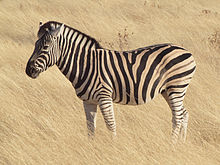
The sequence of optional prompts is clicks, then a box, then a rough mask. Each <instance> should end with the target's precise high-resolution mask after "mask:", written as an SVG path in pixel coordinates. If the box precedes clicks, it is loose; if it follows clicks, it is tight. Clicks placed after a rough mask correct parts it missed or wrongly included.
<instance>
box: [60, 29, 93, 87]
mask: <svg viewBox="0 0 220 165" xmlns="http://www.w3.org/2000/svg"><path fill="white" fill-rule="evenodd" d="M59 47H60V54H61V56H60V59H59V61H58V62H57V66H58V68H59V69H60V71H61V72H62V73H63V74H64V75H65V76H66V77H67V78H68V79H69V80H70V82H71V83H72V84H73V86H74V87H75V88H79V87H80V85H81V84H82V83H83V82H84V81H85V80H86V75H87V74H88V72H89V71H90V69H91V68H90V67H91V66H90V65H91V63H92V61H93V60H94V58H95V57H94V55H93V54H94V53H95V49H96V48H97V42H96V41H95V40H94V39H93V38H91V37H89V36H87V35H85V34H83V33H81V32H79V31H77V30H75V29H72V28H69V27H66V26H65V29H64V31H63V33H62V35H61V36H60V38H59Z"/></svg>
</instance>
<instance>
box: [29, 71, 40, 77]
mask: <svg viewBox="0 0 220 165" xmlns="http://www.w3.org/2000/svg"><path fill="white" fill-rule="evenodd" d="M30 72H31V78H33V79H35V78H37V77H38V76H39V74H40V71H39V70H37V69H35V68H31V70H30Z"/></svg>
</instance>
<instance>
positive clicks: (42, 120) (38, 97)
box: [0, 0, 220, 165]
mask: <svg viewBox="0 0 220 165" xmlns="http://www.w3.org/2000/svg"><path fill="white" fill-rule="evenodd" d="M49 20H56V21H60V22H63V23H66V24H68V25H70V26H72V27H74V28H76V29H78V30H80V31H82V32H84V33H86V34H88V35H90V36H93V37H94V38H96V39H97V40H98V41H99V42H100V44H101V45H102V46H103V47H106V48H110V49H117V50H128V49H134V48H138V47H142V46H147V45H151V44H157V43H164V42H166V43H167V42H171V43H175V44H178V45H181V46H184V47H185V48H187V49H188V50H190V51H191V52H192V53H193V56H194V57H195V60H196V63H197V71H196V73H195V76H194V79H193V80H192V83H191V85H190V87H189V89H188V91H187V95H186V98H185V107H186V108H187V109H188V111H189V113H190V120H189V129H188V136H187V142H186V144H184V145H181V144H180V145H177V146H176V148H175V149H174V148H172V147H171V144H170V132H171V113H170V110H169V108H168V106H167V104H166V102H165V101H164V100H163V98H162V97H161V96H159V97H157V98H156V99H155V100H153V101H151V102H150V103H148V104H146V105H143V106H138V107H134V106H121V105H115V115H116V121H117V133H118V135H117V138H116V139H115V140H114V141H112V139H111V138H110V134H109V132H108V131H107V129H106V127H105V125H104V121H103V118H102V116H101V114H100V112H99V113H98V120H97V134H96V138H95V140H93V141H89V140H88V139H87V136H86V135H87V130H86V123H85V115H84V111H83V109H82V108H83V107H82V102H81V101H80V100H79V99H78V98H77V97H76V95H75V92H74V89H73V88H72V86H71V84H70V83H69V82H68V80H66V79H65V78H64V76H63V75H62V74H61V73H60V71H59V70H58V69H57V68H56V67H53V68H51V69H49V70H48V71H47V72H45V73H43V74H42V75H41V76H40V77H39V78H38V79H37V80H32V79H30V78H28V77H27V76H26V75H25V66H26V63H27V60H28V58H29V57H30V55H31V53H32V51H33V48H34V42H35V41H36V33H37V31H38V24H39V21H43V22H46V21H49ZM219 75H220V3H219V1H218V0H209V1H206V0H194V1H189V0H185V1H178V0H163V1H162V0H154V1H153V0H112V1H107V0H90V1H88V0H81V1H72V0H65V1H62V2H61V1H59V0H54V1H52V0H48V1H43V0H38V1H29V0H23V1H20V0H13V1H9V0H0V164H6V165H10V164H11V165H15V164H16V165H17V164H18V165H23V164H27V165H32V164H38V165H39V164H53V165H54V164H59V165H60V164H64V165H67V164H74V165H75V164H76V165H78V164H82V165H84V164H89V165H90V164H120V165H123V164H126V165H128V164H132V165H133V164H138V165H139V164H143V165H145V164H163V165H167V164H168V165H177V164H178V165H191V164H195V165H198V164H204V165H208V164H210V165H217V164H220V97H219V96H220V76H219Z"/></svg>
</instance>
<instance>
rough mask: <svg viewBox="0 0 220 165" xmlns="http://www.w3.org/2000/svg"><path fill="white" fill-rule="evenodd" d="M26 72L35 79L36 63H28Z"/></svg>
mask: <svg viewBox="0 0 220 165" xmlns="http://www.w3.org/2000/svg"><path fill="white" fill-rule="evenodd" d="M25 72H26V74H27V75H28V76H29V77H33V76H32V74H33V72H34V61H28V63H27V66H26V70H25Z"/></svg>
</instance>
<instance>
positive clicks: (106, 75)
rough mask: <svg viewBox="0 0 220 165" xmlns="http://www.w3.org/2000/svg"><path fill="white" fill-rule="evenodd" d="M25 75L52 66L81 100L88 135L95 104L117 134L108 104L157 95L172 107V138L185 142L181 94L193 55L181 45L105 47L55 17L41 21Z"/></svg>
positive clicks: (136, 101) (192, 65) (135, 101)
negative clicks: (118, 48)
mask: <svg viewBox="0 0 220 165" xmlns="http://www.w3.org/2000/svg"><path fill="white" fill-rule="evenodd" d="M37 36H38V40H37V41H36V43H35V48H34V51H33V54H32V55H31V57H30V59H29V60H28V62H27V66H26V74H27V75H28V76H29V77H31V78H33V79H35V78H37V77H38V76H39V74H40V73H41V72H44V71H46V70H47V69H48V68H49V67H51V66H53V65H57V67H58V68H59V70H60V71H61V72H62V73H63V74H64V75H65V77H66V78H67V79H68V80H69V81H70V82H71V83H72V86H73V87H74V89H75V92H76V95H77V96H78V97H79V98H80V99H81V100H82V101H83V107H84V111H85V114H86V121H87V122H86V123H87V130H88V135H89V137H94V135H95V129H96V114H97V106H99V108H100V110H101V113H102V115H103V117H104V121H105V123H106V126H107V128H108V129H109V130H110V132H112V134H113V135H116V122H115V115H114V110H113V103H119V104H124V105H140V104H144V103H147V102H149V101H150V100H152V99H154V98H155V97H156V96H157V95H158V94H162V96H163V97H164V99H165V100H166V102H167V103H168V105H169V107H170V109H171V111H172V133H171V140H172V142H173V143H176V142H177V141H179V139H181V141H185V139H186V133H187V123H188V117H189V114H188V112H187V110H186V109H185V108H184V106H183V100H184V96H185V93H186V90H187V87H188V85H189V82H190V81H191V79H192V77H193V74H194V72H195V68H196V64H195V61H194V58H193V57H192V54H191V53H190V52H189V51H187V50H186V49H185V48H183V47H181V46H177V45H174V44H170V43H164V44H156V45H152V46H147V47H142V48H138V49H135V50H130V51H116V50H109V49H105V48H103V47H101V46H100V44H99V43H98V42H97V41H96V40H95V39H94V38H92V37H90V36H89V35H86V34H84V33H82V32H80V31H78V30H76V29H74V28H72V27H70V26H68V25H64V24H63V23H60V22H56V21H49V22H46V23H45V24H42V23H40V27H39V31H38V34H37Z"/></svg>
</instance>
